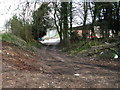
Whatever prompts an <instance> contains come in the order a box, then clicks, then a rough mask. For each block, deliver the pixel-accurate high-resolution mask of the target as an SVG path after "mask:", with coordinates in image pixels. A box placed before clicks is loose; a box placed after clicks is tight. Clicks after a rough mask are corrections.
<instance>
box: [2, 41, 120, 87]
mask: <svg viewBox="0 0 120 90" xmlns="http://www.w3.org/2000/svg"><path fill="white" fill-rule="evenodd" d="M2 46H3V47H2V62H3V63H2V78H3V81H2V87H3V88H120V78H119V76H120V62H119V60H118V61H115V62H113V61H111V60H105V61H103V60H96V59H95V58H93V57H79V56H77V57H71V56H68V55H66V54H65V53H63V52H61V51H60V50H59V49H57V48H55V47H53V46H44V47H42V48H40V49H37V52H34V53H33V52H30V51H26V50H23V49H21V48H19V47H18V46H16V45H14V44H10V43H7V42H3V45H2Z"/></svg>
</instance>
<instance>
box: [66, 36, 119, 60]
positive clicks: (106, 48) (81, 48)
mask: <svg viewBox="0 0 120 90" xmlns="http://www.w3.org/2000/svg"><path fill="white" fill-rule="evenodd" d="M117 39H118V38H117ZM117 39H115V38H114V39H113V38H112V39H109V40H108V41H106V40H104V39H102V40H86V41H79V42H76V43H72V44H71V48H70V49H69V50H65V51H66V52H67V53H68V54H69V55H70V56H75V55H81V56H95V57H97V58H100V59H114V58H117V57H118V58H119V57H120V42H119V40H117Z"/></svg>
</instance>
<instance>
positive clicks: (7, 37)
mask: <svg viewBox="0 0 120 90" xmlns="http://www.w3.org/2000/svg"><path fill="white" fill-rule="evenodd" d="M0 40H1V41H6V42H9V43H13V44H15V45H17V46H19V47H20V48H23V49H26V50H30V51H34V48H35V47H38V48H39V47H41V46H42V45H41V44H40V43H39V42H37V41H35V40H33V41H32V42H26V41H25V40H23V39H21V38H19V37H17V36H15V35H13V34H12V33H4V34H0Z"/></svg>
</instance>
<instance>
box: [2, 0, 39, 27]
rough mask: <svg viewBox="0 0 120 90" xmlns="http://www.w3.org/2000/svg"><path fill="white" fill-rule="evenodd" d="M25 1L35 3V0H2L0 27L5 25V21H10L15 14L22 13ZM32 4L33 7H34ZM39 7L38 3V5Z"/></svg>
mask: <svg viewBox="0 0 120 90" xmlns="http://www.w3.org/2000/svg"><path fill="white" fill-rule="evenodd" d="M25 1H29V2H31V3H33V4H34V2H35V0H0V27H3V26H4V24H5V22H6V21H8V20H9V19H10V18H11V17H12V16H13V15H15V14H17V15H18V14H20V13H21V12H22V7H24V5H25ZM33 7H34V6H33V5H31V9H33ZM36 7H38V5H37V6H36Z"/></svg>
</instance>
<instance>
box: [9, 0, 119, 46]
mask: <svg viewBox="0 0 120 90" xmlns="http://www.w3.org/2000/svg"><path fill="white" fill-rule="evenodd" d="M27 4H28V2H27ZM75 4H76V5H77V6H76V7H74V5H75ZM79 6H81V8H82V9H79V8H78V7H79ZM119 7H120V2H83V3H74V2H52V3H42V4H41V5H40V7H39V8H38V9H37V10H35V11H34V12H32V22H28V21H26V20H25V19H19V18H18V17H17V16H13V18H12V19H11V20H10V26H11V30H12V32H13V33H14V34H16V35H18V36H20V37H21V38H23V39H24V40H26V41H28V42H30V41H31V40H32V39H34V40H38V38H41V37H43V36H44V35H45V34H46V32H47V29H51V28H56V29H57V31H58V34H59V36H60V43H61V44H64V45H65V46H67V47H69V46H70V44H71V43H72V42H74V41H75V40H76V37H78V35H77V33H75V32H74V29H73V23H76V21H77V20H76V19H75V17H76V15H80V16H79V18H81V19H82V22H81V25H82V39H84V40H86V39H87V34H88V31H87V30H88V27H87V24H90V26H89V30H91V31H92V35H94V36H95V35H96V34H95V28H94V26H100V33H101V35H102V37H103V38H108V37H109V31H110V30H111V31H112V33H113V34H114V36H118V32H119V31H120V8H119ZM76 11H79V12H77V14H76ZM88 17H90V18H91V19H92V20H91V22H89V23H88ZM77 18H78V17H77Z"/></svg>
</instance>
